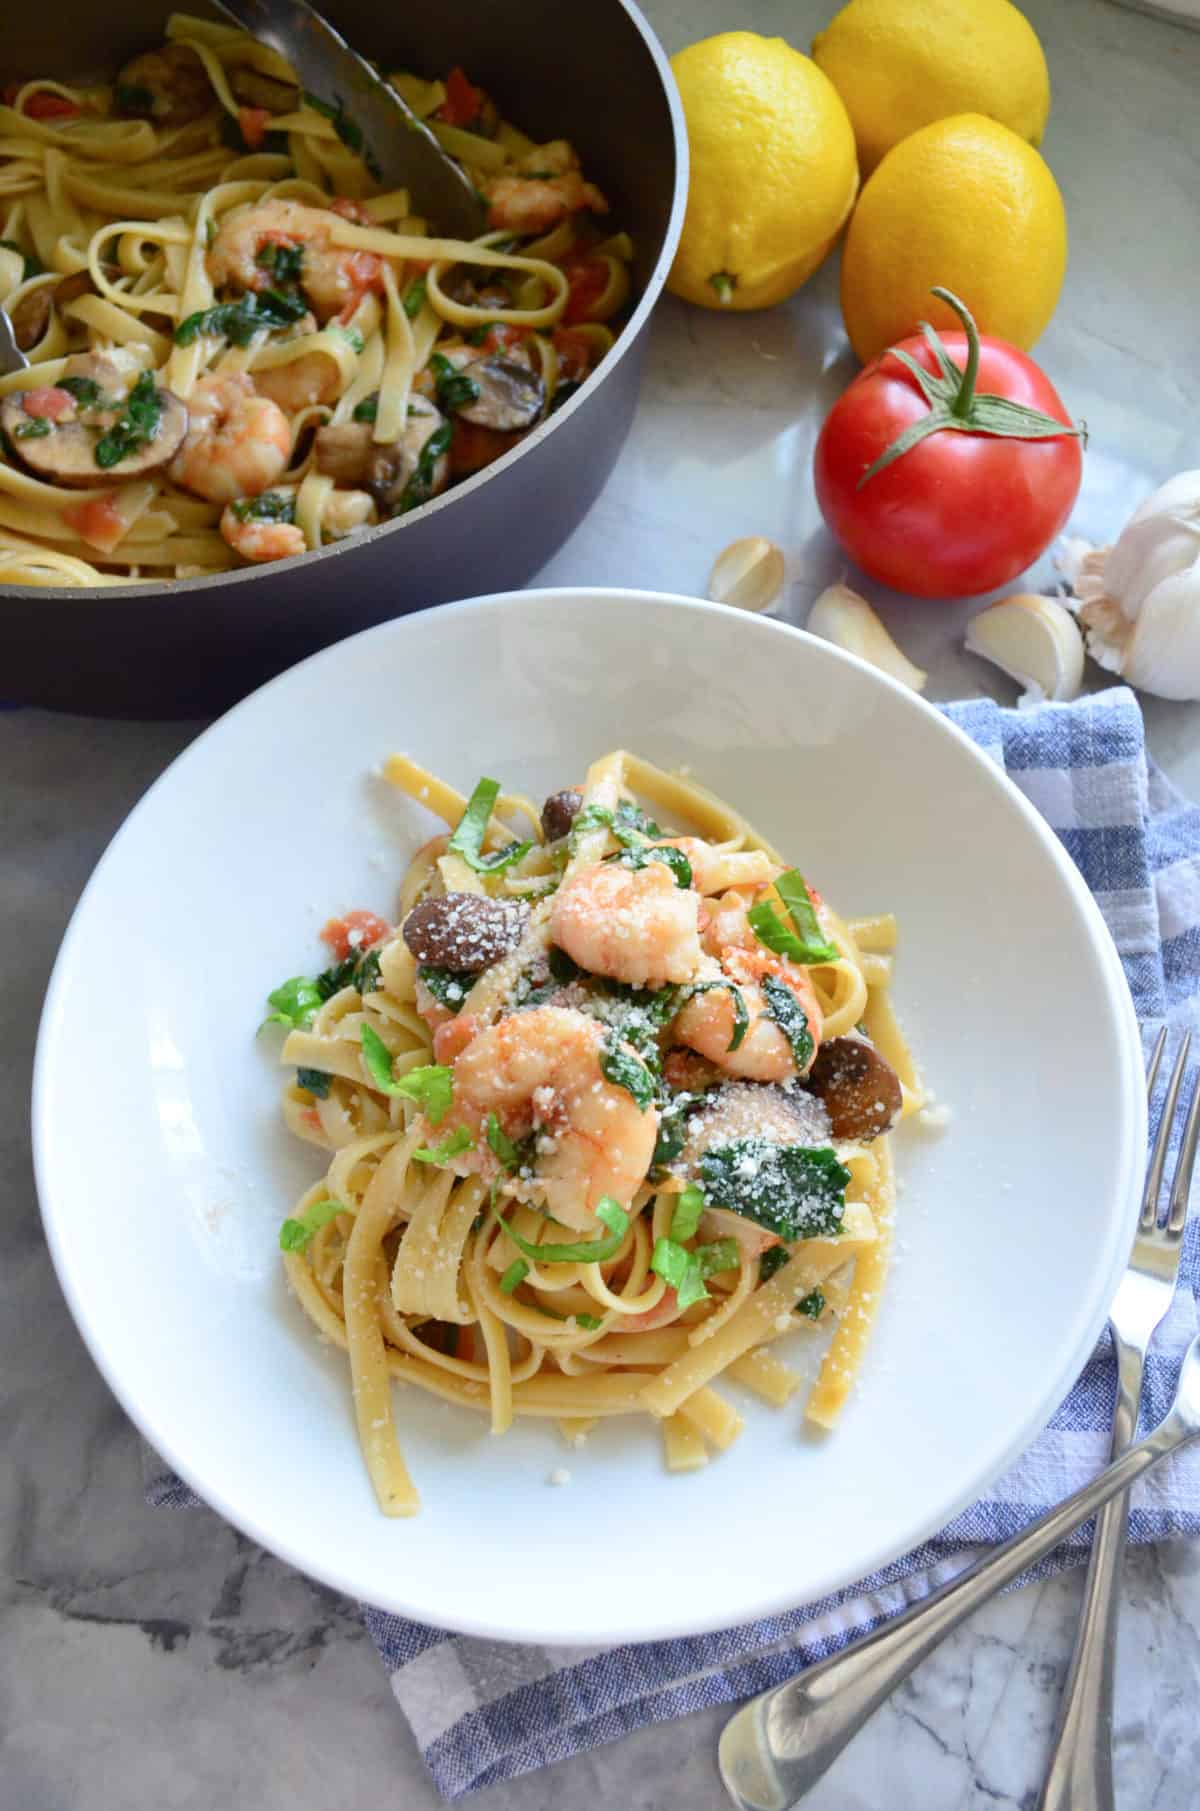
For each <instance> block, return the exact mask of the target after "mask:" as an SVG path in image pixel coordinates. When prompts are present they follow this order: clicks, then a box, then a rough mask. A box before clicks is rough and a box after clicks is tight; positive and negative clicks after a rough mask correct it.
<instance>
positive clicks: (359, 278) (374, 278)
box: [342, 252, 383, 313]
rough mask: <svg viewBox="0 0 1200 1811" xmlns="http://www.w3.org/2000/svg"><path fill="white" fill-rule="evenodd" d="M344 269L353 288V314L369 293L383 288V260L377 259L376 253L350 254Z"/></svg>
mask: <svg viewBox="0 0 1200 1811" xmlns="http://www.w3.org/2000/svg"><path fill="white" fill-rule="evenodd" d="M342 269H343V271H344V273H345V276H346V278H347V280H348V282H349V283H350V286H351V294H352V296H353V302H352V304H351V313H353V311H354V309H355V308H357V307H358V304H359V303H360V302H361V301H362V299H363V297H364V296H365V295H366V294H367V293H368V292H369V291H371V290H375V291H379V290H381V289H382V288H383V260H382V259H381V258H377V257H376V255H375V253H374V252H350V253H349V254H348V255H347V257H346V258H345V259H344V261H343V264H342Z"/></svg>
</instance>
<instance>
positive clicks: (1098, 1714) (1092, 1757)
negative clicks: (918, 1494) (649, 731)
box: [1038, 1026, 1200, 1811]
mask: <svg viewBox="0 0 1200 1811" xmlns="http://www.w3.org/2000/svg"><path fill="white" fill-rule="evenodd" d="M1166 1041H1167V1032H1166V1027H1165V1026H1164V1027H1163V1029H1162V1031H1160V1032H1159V1034H1158V1040H1157V1042H1156V1044H1155V1046H1154V1054H1153V1055H1152V1057H1151V1058H1150V1068H1149V1071H1148V1074H1147V1082H1146V1086H1147V1090H1148V1092H1149V1093H1150V1094H1151V1095H1153V1093H1154V1084H1155V1081H1156V1079H1157V1077H1158V1068H1159V1064H1160V1062H1161V1061H1162V1054H1163V1049H1164V1047H1165V1045H1166ZM1190 1044H1191V1033H1190V1032H1189V1033H1188V1034H1187V1035H1186V1036H1185V1037H1184V1039H1183V1042H1182V1043H1181V1045H1180V1047H1179V1054H1178V1055H1177V1057H1176V1058H1175V1067H1174V1069H1173V1070H1172V1072H1171V1079H1170V1082H1169V1083H1168V1085H1167V1093H1166V1098H1165V1099H1164V1101H1163V1110H1162V1116H1161V1118H1160V1119H1159V1122H1158V1136H1157V1138H1156V1139H1155V1141H1154V1151H1153V1154H1152V1156H1151V1159H1150V1168H1149V1170H1148V1172H1147V1174H1146V1188H1145V1193H1144V1194H1143V1196H1142V1214H1141V1220H1140V1222H1139V1225H1138V1233H1137V1237H1136V1238H1135V1240H1134V1242H1133V1254H1132V1256H1131V1257H1130V1259H1129V1268H1128V1270H1127V1271H1126V1272H1125V1275H1124V1276H1123V1277H1122V1279H1121V1284H1120V1287H1119V1289H1118V1290H1117V1293H1116V1295H1115V1297H1114V1298H1113V1305H1112V1307H1111V1309H1110V1310H1109V1322H1108V1324H1109V1326H1110V1327H1111V1329H1112V1337H1113V1347H1114V1349H1115V1351H1116V1354H1117V1401H1116V1407H1115V1409H1114V1411H1113V1431H1112V1447H1111V1449H1110V1456H1111V1457H1112V1458H1114V1459H1116V1458H1119V1456H1120V1455H1121V1454H1122V1453H1123V1452H1124V1451H1125V1449H1126V1448H1127V1447H1128V1446H1130V1445H1132V1443H1133V1438H1134V1435H1135V1434H1136V1433H1137V1419H1138V1403H1139V1402H1140V1400H1141V1395H1142V1373H1143V1371H1144V1370H1145V1364H1146V1349H1147V1347H1148V1346H1149V1344H1150V1341H1151V1340H1152V1339H1153V1337H1154V1335H1155V1333H1156V1332H1157V1330H1158V1326H1159V1323H1160V1322H1161V1321H1162V1319H1163V1317H1164V1315H1165V1314H1166V1312H1167V1310H1168V1308H1169V1307H1170V1306H1171V1302H1172V1299H1173V1298H1174V1295H1175V1278H1176V1275H1177V1273H1178V1270H1179V1254H1180V1252H1181V1251H1182V1249H1183V1228H1184V1223H1185V1221H1186V1220H1187V1209H1188V1186H1189V1184H1190V1182H1191V1176H1192V1165H1193V1163H1194V1161H1195V1154H1196V1138H1197V1132H1198V1120H1200V1090H1198V1091H1197V1092H1196V1093H1195V1094H1194V1095H1193V1097H1192V1103H1191V1107H1190V1109H1189V1111H1188V1116H1187V1122H1186V1124H1185V1125H1184V1129H1183V1138H1182V1141H1181V1143H1180V1147H1179V1162H1178V1163H1177V1165H1176V1168H1175V1180H1174V1183H1173V1185H1172V1188H1171V1195H1170V1200H1169V1201H1168V1203H1167V1217H1166V1220H1165V1221H1164V1223H1163V1224H1162V1225H1161V1226H1160V1225H1159V1220H1158V1203H1159V1196H1160V1194H1161V1192H1162V1181H1163V1170H1164V1168H1165V1165H1166V1161H1167V1146H1168V1143H1169V1141H1170V1136H1171V1127H1172V1125H1173V1124H1174V1121H1175V1109H1176V1107H1177V1106H1178V1104H1179V1089H1180V1086H1181V1084H1182V1082H1183V1074H1184V1067H1185V1064H1186V1063H1187V1055H1188V1047H1189V1045H1190ZM1128 1513H1129V1499H1128V1497H1127V1496H1119V1497H1114V1498H1113V1499H1112V1501H1111V1502H1110V1503H1108V1504H1106V1505H1105V1507H1104V1508H1103V1509H1102V1510H1101V1512H1100V1514H1099V1516H1098V1517H1097V1519H1096V1540H1095V1545H1094V1547H1093V1548H1092V1557H1091V1561H1090V1563H1089V1565H1088V1574H1087V1584H1086V1586H1085V1588H1084V1596H1083V1609H1082V1612H1081V1614H1080V1618H1079V1629H1078V1632H1077V1634H1076V1637H1075V1652H1074V1654H1073V1656H1072V1658H1071V1668H1070V1671H1069V1672H1068V1674H1067V1683H1066V1686H1065V1688H1064V1690H1063V1699H1062V1704H1061V1706H1060V1708H1059V1715H1058V1728H1057V1730H1056V1732H1055V1737H1054V1748H1053V1751H1052V1753H1051V1758H1050V1765H1049V1768H1048V1769H1047V1772H1046V1783H1045V1785H1044V1786H1043V1787H1042V1796H1041V1797H1040V1798H1039V1800H1038V1811H1115V1805H1116V1800H1115V1798H1114V1795H1113V1773H1112V1721H1113V1673H1114V1665H1115V1660H1116V1651H1117V1617H1118V1613H1119V1609H1120V1590H1119V1584H1120V1577H1121V1563H1122V1561H1123V1559H1124V1557H1125V1533H1126V1528H1127V1525H1128Z"/></svg>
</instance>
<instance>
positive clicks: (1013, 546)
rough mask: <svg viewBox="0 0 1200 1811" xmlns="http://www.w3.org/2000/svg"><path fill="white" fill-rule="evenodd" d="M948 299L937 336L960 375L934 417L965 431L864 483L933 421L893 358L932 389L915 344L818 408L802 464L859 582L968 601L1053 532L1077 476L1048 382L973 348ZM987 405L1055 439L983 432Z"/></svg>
mask: <svg viewBox="0 0 1200 1811" xmlns="http://www.w3.org/2000/svg"><path fill="white" fill-rule="evenodd" d="M939 293H941V292H939ZM948 299H949V300H950V301H951V303H952V305H953V306H955V308H956V309H958V310H961V314H962V318H963V320H964V323H965V325H966V331H965V332H964V333H946V334H943V335H942V336H941V339H942V344H943V345H944V347H945V349H946V352H947V353H948V354H949V356H950V358H951V359H952V360H953V361H954V363H955V365H956V366H958V367H960V371H959V375H958V377H956V378H954V379H953V380H949V379H944V380H943V382H944V386H945V390H946V394H947V396H948V397H949V398H950V401H949V402H948V403H947V404H946V405H944V406H942V418H943V419H944V418H945V415H946V413H947V411H949V412H950V413H951V414H957V412H958V410H959V408H960V407H961V408H965V411H966V419H967V421H968V422H969V423H970V424H971V426H970V430H969V431H966V432H964V431H963V430H962V429H961V428H954V427H949V428H939V429H936V430H935V431H933V432H931V433H929V434H928V435H927V437H926V438H924V439H920V440H918V442H917V443H916V444H915V445H913V446H910V447H909V448H908V450H907V451H905V452H902V453H900V454H899V455H898V456H897V457H895V458H894V459H893V460H892V461H891V463H890V464H888V465H887V466H885V467H884V468H883V469H882V470H879V471H877V472H876V473H875V474H874V475H873V476H871V477H869V478H866V479H865V481H864V474H865V473H866V472H867V471H868V470H869V468H870V467H871V466H872V465H873V464H874V463H875V461H876V460H878V459H880V458H881V457H882V456H883V455H884V454H886V453H887V451H888V449H889V448H890V447H892V446H893V445H894V443H895V442H896V440H897V439H898V438H899V436H900V435H901V434H903V433H904V432H905V431H906V430H907V429H909V428H911V427H913V426H914V424H916V423H919V422H922V421H925V420H927V419H928V418H929V417H930V416H931V415H936V414H937V412H938V408H937V407H936V406H933V405H931V404H930V402H929V401H928V400H927V399H926V397H925V396H924V395H923V394H922V391H921V388H920V386H919V384H918V382H917V380H916V378H915V377H914V376H913V374H912V372H911V371H910V370H909V369H908V368H907V367H906V366H905V364H904V363H903V361H902V360H901V359H900V358H898V357H897V356H896V354H897V352H902V353H907V354H908V356H909V357H910V358H912V359H913V360H914V361H915V362H916V364H917V365H919V366H920V368H921V369H922V370H923V371H927V372H928V373H929V374H930V376H931V378H932V379H933V380H934V382H935V384H936V383H937V381H938V380H939V378H940V377H941V373H940V372H939V367H938V361H937V359H936V358H935V355H934V353H933V350H932V348H931V347H930V345H929V344H928V342H927V341H926V340H925V339H924V338H922V337H914V338H912V339H907V340H904V341H902V342H901V344H900V346H899V347H891V348H889V350H888V351H887V352H885V353H883V354H882V356H881V357H880V358H877V359H874V360H872V362H871V363H870V364H869V365H867V366H866V367H865V369H864V370H862V371H860V372H859V374H858V376H857V377H856V378H855V380H854V382H853V383H852V384H851V385H850V388H849V389H848V390H847V391H846V392H845V394H844V395H843V396H841V397H840V398H839V400H838V401H837V402H836V403H835V404H834V406H833V408H832V409H831V411H830V413H829V416H828V418H827V420H826V422H825V425H824V427H823V428H822V429H821V433H820V436H819V438H818V440H817V445H816V451H815V453H814V456H813V474H814V479H815V482H816V491H817V502H818V503H819V504H820V506H821V513H822V515H823V516H824V517H825V520H826V522H827V523H828V524H829V527H830V529H831V530H832V532H833V534H834V535H835V536H836V538H837V540H838V541H839V542H840V543H841V545H842V546H843V547H844V548H845V550H846V552H847V553H848V554H849V555H850V557H851V559H853V560H855V561H857V563H858V564H859V565H860V566H861V567H862V568H863V570H864V572H867V573H869V574H870V575H871V577H872V578H876V579H880V580H882V581H883V583H884V584H885V585H891V586H892V587H893V588H894V589H895V590H897V591H907V592H908V593H910V594H911V595H912V596H914V597H938V598H950V597H975V596H977V595H978V594H979V593H980V592H981V591H991V590H994V589H995V588H996V586H998V585H1006V584H1008V583H1009V581H1010V580H1012V579H1014V578H1016V576H1017V574H1018V573H1020V572H1024V571H1025V569H1026V567H1027V566H1031V565H1032V564H1033V562H1034V560H1036V559H1037V558H1038V556H1039V554H1041V553H1043V552H1044V551H1045V549H1046V548H1047V547H1048V546H1049V544H1050V542H1051V541H1052V540H1053V539H1054V537H1055V535H1056V534H1057V533H1058V532H1059V530H1060V529H1061V528H1062V526H1063V524H1064V522H1065V521H1066V519H1067V517H1068V516H1069V515H1070V513H1071V507H1072V505H1073V503H1074V502H1075V498H1076V497H1077V496H1078V494H1079V485H1080V480H1081V477H1082V472H1083V457H1082V452H1081V444H1080V437H1079V434H1078V431H1077V430H1076V429H1075V428H1074V427H1073V426H1072V424H1071V419H1070V417H1069V416H1068V414H1067V412H1066V410H1065V409H1064V408H1063V405H1062V402H1061V401H1060V400H1059V396H1058V393H1057V391H1056V390H1055V389H1054V386H1053V385H1052V384H1051V383H1050V381H1049V379H1048V378H1047V377H1046V376H1045V374H1044V373H1043V372H1042V371H1040V370H1039V369H1038V367H1037V366H1036V365H1035V364H1034V363H1033V360H1032V359H1030V358H1027V357H1026V355H1025V354H1024V353H1023V352H1020V351H1018V349H1017V347H1015V346H1010V345H1009V344H1008V342H1007V341H1005V340H999V339H993V338H992V337H991V336H990V335H987V334H984V335H977V333H976V329H975V323H974V321H972V320H971V317H970V315H969V314H968V313H967V311H966V310H965V309H963V308H962V306H961V304H959V303H957V302H956V300H955V299H954V298H953V297H949V298H948ZM976 340H977V341H978V347H979V368H978V381H977V384H976V386H974V388H973V389H972V390H971V391H970V394H969V395H968V396H967V398H966V399H965V402H960V400H959V399H960V398H961V396H962V391H963V389H964V388H965V387H966V386H965V385H964V384H962V383H960V381H959V379H960V378H961V377H962V372H963V369H965V367H966V365H967V361H968V358H969V355H970V350H971V345H972V342H973V341H976ZM989 395H990V396H1000V397H1003V398H1005V399H1007V400H1008V401H1009V402H1012V403H1017V404H1021V405H1023V406H1024V407H1025V408H1027V409H1030V410H1035V411H1037V417H1038V419H1039V420H1040V422H1041V424H1042V429H1043V431H1046V430H1049V429H1050V422H1049V421H1047V420H1046V418H1047V417H1049V418H1050V419H1051V421H1053V422H1061V423H1062V424H1063V432H1062V434H1061V435H1055V436H1054V437H1053V438H1050V437H1046V438H1027V439H1026V438H1022V439H1017V438H1012V437H1009V436H1003V437H1002V436H1000V435H999V434H997V433H995V432H992V433H989V432H987V431H986V421H987V419H988V415H987V403H988V397H989ZM939 406H940V405H939ZM993 419H994V417H993ZM1031 425H1032V424H1031Z"/></svg>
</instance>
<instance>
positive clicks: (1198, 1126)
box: [1167, 1075, 1200, 1233]
mask: <svg viewBox="0 0 1200 1811" xmlns="http://www.w3.org/2000/svg"><path fill="white" fill-rule="evenodd" d="M1198 1141H1200V1075H1197V1077H1196V1085H1195V1087H1194V1088H1193V1089H1192V1098H1191V1100H1190V1101H1189V1103H1188V1113H1187V1123H1186V1124H1185V1126H1184V1128H1183V1137H1182V1139H1181V1140H1180V1144H1179V1160H1178V1162H1177V1163H1176V1165H1175V1178H1174V1181H1173V1182H1172V1183H1171V1204H1170V1211H1169V1213H1168V1215H1167V1230H1168V1231H1169V1232H1174V1233H1180V1232H1182V1231H1183V1226H1184V1222H1185V1220H1186V1219H1187V1211H1188V1195H1189V1194H1190V1193H1191V1187H1192V1171H1193V1169H1194V1168H1195V1167H1196V1144H1197V1142H1198Z"/></svg>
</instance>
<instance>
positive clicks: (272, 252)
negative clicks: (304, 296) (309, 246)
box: [254, 241, 304, 287]
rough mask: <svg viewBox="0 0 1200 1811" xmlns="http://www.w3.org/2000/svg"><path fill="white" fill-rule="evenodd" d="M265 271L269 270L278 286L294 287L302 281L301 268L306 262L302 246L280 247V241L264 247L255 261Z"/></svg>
mask: <svg viewBox="0 0 1200 1811" xmlns="http://www.w3.org/2000/svg"><path fill="white" fill-rule="evenodd" d="M254 262H255V263H256V264H259V265H261V266H262V268H263V269H264V270H269V271H270V272H271V274H272V276H273V277H274V278H275V282H276V284H278V285H282V286H285V287H288V286H293V285H295V284H297V283H299V281H300V267H301V265H302V264H303V262H304V247H303V246H302V245H280V244H279V243H278V241H275V242H273V243H272V244H270V245H264V246H263V248H262V250H261V251H260V252H259V254H258V256H257V258H256V259H255V260H254Z"/></svg>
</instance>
